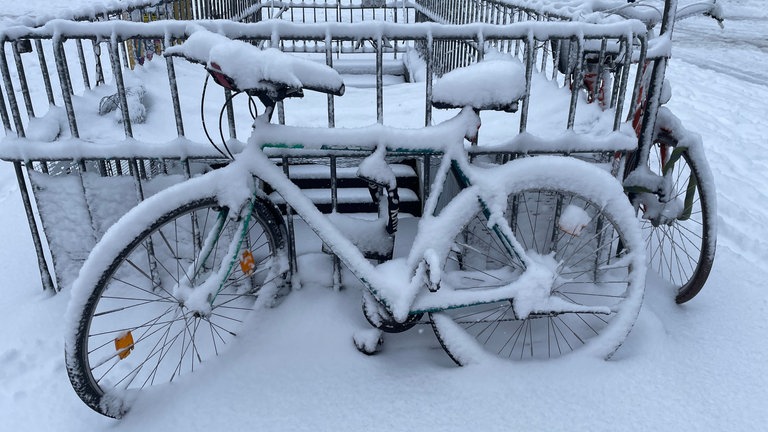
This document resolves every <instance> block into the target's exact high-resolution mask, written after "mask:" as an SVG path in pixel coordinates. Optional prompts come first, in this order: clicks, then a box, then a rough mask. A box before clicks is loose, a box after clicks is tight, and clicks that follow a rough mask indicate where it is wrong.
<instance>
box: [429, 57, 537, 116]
mask: <svg viewBox="0 0 768 432" xmlns="http://www.w3.org/2000/svg"><path fill="white" fill-rule="evenodd" d="M525 95H526V81H525V67H523V65H522V63H520V62H519V61H518V60H517V59H513V58H511V57H510V58H503V59H493V60H485V61H481V62H479V63H474V64H472V65H469V66H465V67H462V68H458V69H454V70H452V71H450V72H448V73H447V74H445V75H443V76H442V77H440V78H439V79H438V80H437V81H436V82H435V84H434V86H433V87H432V106H434V107H435V108H443V109H444V108H464V107H472V108H473V109H475V110H476V111H482V110H494V111H506V112H515V111H517V107H518V102H519V100H520V99H522V98H523V97H525Z"/></svg>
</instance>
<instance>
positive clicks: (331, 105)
mask: <svg viewBox="0 0 768 432" xmlns="http://www.w3.org/2000/svg"><path fill="white" fill-rule="evenodd" d="M332 51H333V42H332V41H331V35H330V34H329V35H328V37H326V39H325V64H326V65H327V66H328V67H331V68H332V67H333V52H332ZM326 97H327V98H328V127H330V128H332V127H336V106H335V99H334V96H333V95H332V94H330V93H329V94H328V95H327V96H326Z"/></svg>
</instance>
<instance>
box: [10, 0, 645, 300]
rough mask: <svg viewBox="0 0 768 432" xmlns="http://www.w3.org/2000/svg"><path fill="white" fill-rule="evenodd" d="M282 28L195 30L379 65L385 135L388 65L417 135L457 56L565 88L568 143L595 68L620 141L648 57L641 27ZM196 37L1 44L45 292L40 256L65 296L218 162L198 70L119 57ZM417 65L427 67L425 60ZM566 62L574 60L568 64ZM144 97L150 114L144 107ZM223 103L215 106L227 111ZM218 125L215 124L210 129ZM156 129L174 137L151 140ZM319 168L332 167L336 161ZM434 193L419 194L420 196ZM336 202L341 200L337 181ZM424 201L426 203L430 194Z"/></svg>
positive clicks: (139, 29) (328, 107)
mask: <svg viewBox="0 0 768 432" xmlns="http://www.w3.org/2000/svg"><path fill="white" fill-rule="evenodd" d="M374 3H376V4H378V3H377V2H374ZM270 10H273V9H270ZM285 13H286V12H283V13H282V15H281V18H285V16H284V15H285ZM409 19H410V18H409ZM287 21H288V20H287V19H281V20H280V21H269V22H260V23H255V24H247V23H236V22H232V21H203V22H200V23H199V25H202V26H204V27H207V28H208V29H210V30H213V31H217V32H219V33H222V34H225V35H227V36H229V37H231V38H238V39H243V40H247V41H249V42H252V43H254V44H258V45H262V46H276V47H280V48H283V49H285V50H287V51H292V52H299V53H302V54H301V55H305V56H308V57H310V58H314V59H316V60H317V61H321V62H325V63H326V64H328V65H329V66H335V67H339V66H340V65H344V64H345V60H346V59H347V57H346V56H350V55H354V56H358V58H363V59H366V60H367V61H369V62H370V63H369V64H372V65H373V66H372V67H371V66H368V68H369V69H370V70H371V71H372V72H373V75H374V77H375V91H373V92H371V96H372V97H375V102H374V103H372V104H370V106H371V107H375V109H374V111H375V116H372V119H373V121H376V122H379V123H386V119H385V100H386V99H385V98H386V86H385V80H384V77H385V75H386V73H387V72H386V68H387V64H388V62H390V61H392V60H394V59H396V58H398V56H400V57H399V59H400V60H399V61H406V62H407V63H408V66H409V69H408V75H409V78H410V79H412V80H415V81H422V83H423V84H421V86H422V87H421V88H422V89H423V96H419V97H423V101H422V102H421V104H420V106H421V107H422V108H421V109H423V111H422V112H421V114H423V117H422V118H423V124H430V123H432V106H431V95H432V78H433V76H434V75H437V74H438V72H442V71H444V70H445V63H444V61H443V60H442V59H441V57H440V56H436V55H434V54H435V53H437V52H439V51H443V50H444V49H445V48H444V47H446V46H450V44H451V43H454V44H464V45H467V46H471V47H474V50H475V51H474V54H473V56H474V59H475V60H479V59H482V58H483V56H486V55H490V53H492V52H496V51H499V52H501V53H505V54H509V55H512V56H515V57H517V58H518V59H520V60H521V62H522V63H523V64H524V65H525V68H526V74H525V76H526V86H527V88H528V89H529V90H530V88H531V81H532V79H533V77H544V76H545V77H546V79H548V80H550V81H552V82H556V83H559V84H558V86H560V87H561V88H562V89H563V91H564V92H565V94H570V96H569V98H568V99H566V100H569V102H567V103H566V104H564V105H568V108H567V109H565V111H567V115H563V118H562V124H561V125H560V127H561V128H562V129H563V130H569V129H573V126H574V119H575V116H576V112H577V107H578V106H579V99H580V98H583V96H580V95H581V94H582V89H581V83H583V79H582V76H581V75H580V74H582V73H583V71H584V69H583V67H582V63H583V62H584V61H585V59H586V58H594V59H598V64H599V65H600V66H599V68H602V69H601V70H600V73H599V74H598V75H599V77H600V78H599V79H600V80H603V82H604V83H606V89H607V90H606V95H605V97H604V100H605V104H606V106H607V107H608V108H612V109H613V110H612V111H610V110H609V111H610V112H611V113H612V114H613V126H612V127H613V129H614V130H617V129H618V128H619V125H620V124H621V123H622V121H623V117H624V114H623V113H625V112H626V111H625V108H626V107H625V105H629V104H631V103H634V101H635V98H634V97H633V98H630V99H626V98H625V95H626V93H627V89H628V88H630V86H629V82H630V77H631V73H630V70H631V69H632V68H631V65H632V59H635V60H636V59H637V58H638V57H640V58H642V56H644V55H645V50H646V48H645V46H646V40H645V26H644V25H643V24H641V23H639V22H623V23H616V24H607V25H597V24H586V23H560V24H557V25H554V24H551V23H547V22H536V21H529V22H517V23H515V24H514V25H507V26H499V25H492V24H480V23H477V24H465V25H445V24H439V23H417V24H413V23H412V24H408V25H403V24H396V23H389V22H378V23H375V24H374V23H369V22H367V21H366V22H362V23H360V22H357V23H326V24H320V23H317V24H315V23H309V24H307V23H301V24H297V23H291V22H287ZM188 30H189V28H188V24H187V23H185V22H183V21H160V22H150V23H135V22H127V21H108V22H72V21H53V22H50V23H48V24H46V25H44V26H41V27H37V28H30V27H12V28H6V29H5V30H4V31H3V33H2V35H0V40H1V41H2V50H3V52H2V55H0V74H2V87H3V90H4V93H0V120H2V123H3V127H4V129H5V133H6V138H5V139H4V141H3V143H2V145H0V157H2V158H3V159H6V160H12V161H13V162H14V164H15V167H16V170H17V176H18V179H19V182H20V187H21V190H22V194H23V199H24V201H25V208H26V209H27V216H28V218H29V221H30V228H31V229H32V231H33V238H34V239H35V242H36V248H37V252H38V256H39V262H40V268H41V273H42V274H43V286H44V287H46V288H51V289H53V286H54V284H53V282H52V280H51V277H50V275H49V271H48V265H47V261H46V253H47V252H46V250H49V251H50V254H51V255H52V258H53V263H54V267H55V270H56V276H57V279H58V284H57V285H58V286H59V287H61V286H65V285H66V284H67V283H68V282H70V281H71V278H72V277H73V276H74V275H76V273H77V270H78V268H79V265H80V263H81V261H82V260H83V259H84V258H85V255H86V254H87V252H88V251H89V250H90V247H92V246H93V244H94V243H95V241H96V240H97V239H98V238H99V237H100V235H101V234H102V233H103V232H104V230H105V229H106V228H107V227H108V226H109V225H110V224H111V223H112V222H114V220H116V218H117V217H119V216H120V215H121V214H122V213H123V212H124V211H126V210H128V209H129V208H130V207H131V206H133V205H135V203H136V202H138V201H139V200H141V199H143V197H144V196H146V195H148V194H151V193H152V192H153V191H155V190H158V189H160V188H162V187H165V186H167V185H168V184H171V183H173V182H176V181H180V180H182V179H184V178H186V177H188V176H189V175H192V174H194V173H195V172H199V171H200V170H204V169H208V167H209V166H211V164H215V163H220V162H222V161H223V158H222V157H221V155H220V154H219V153H217V152H216V151H215V150H214V149H213V148H212V147H211V146H210V145H208V144H207V140H206V138H205V134H206V133H207V132H206V131H203V130H201V128H200V122H201V118H200V115H199V114H198V113H200V112H201V107H200V93H199V89H200V81H195V80H192V78H196V79H200V76H201V75H200V74H202V68H199V66H194V67H192V65H190V64H188V63H186V62H185V61H183V60H181V59H174V58H170V57H168V58H162V57H160V56H155V58H154V59H152V60H149V61H147V62H146V63H145V64H144V67H142V68H137V69H135V70H133V71H131V70H129V69H126V67H125V66H126V65H127V60H126V57H125V54H122V55H121V51H120V47H122V46H125V42H134V43H136V41H146V40H150V41H154V42H156V43H158V44H160V45H161V46H162V47H166V46H170V45H172V44H174V43H178V42H179V41H183V40H184V39H185V38H186V37H187V35H188V34H187V31H188ZM22 41H33V43H32V47H33V49H32V50H27V49H25V47H24V46H22V45H23V43H22ZM43 43H45V44H43ZM88 47H92V50H88V49H87V48H88ZM564 47H567V50H566V49H565V48H564ZM28 51H29V52H28ZM419 51H421V52H422V53H425V54H426V55H424V56H423V57H422V58H419V56H418V55H417V54H416V53H417V52H419ZM563 52H565V53H566V54H564V55H560V53H563ZM74 53H76V55H77V58H78V60H79V61H78V62H74V63H73V62H70V61H69V59H70V58H71V56H72V55H73V54H74ZM553 53H556V54H554V55H553ZM493 55H496V54H493ZM190 71H195V72H194V73H193V72H190ZM190 80H192V81H190ZM190 83H192V84H190ZM595 91H596V88H593V89H591V93H592V94H591V96H593V97H594V96H596V95H595ZM145 94H146V97H147V99H146V100H148V101H151V104H149V103H146V104H145V103H144V102H142V98H143V97H144V95H145ZM374 95H375V96H374ZM227 96H228V95H227V94H225V95H221V93H218V94H217V95H216V97H217V98H218V103H219V106H222V104H223V102H224V99H225V97H227ZM105 101H107V102H109V103H110V104H111V105H112V108H116V110H115V112H114V114H110V115H111V117H109V118H111V119H114V120H113V121H111V122H109V123H107V124H105V123H104V121H103V119H104V118H105V117H101V116H99V115H98V114H97V112H98V111H100V108H101V107H100V105H101V104H102V103H105ZM625 102H627V104H625ZM150 105H151V106H150ZM529 106H530V94H529V95H528V96H527V97H525V98H524V99H523V100H522V101H521V104H520V112H519V113H518V115H517V117H516V118H517V121H518V123H517V125H516V126H512V127H510V136H514V135H515V134H516V133H518V132H525V131H526V130H527V125H528V114H529ZM224 107H225V108H224V109H222V110H221V117H220V118H221V119H222V120H221V121H222V124H224V128H223V129H224V131H223V133H222V136H221V138H222V140H226V141H228V142H229V143H231V145H233V146H234V147H237V141H232V140H233V139H234V140H236V139H237V138H239V139H240V140H244V139H245V138H246V137H247V134H248V131H249V125H250V116H248V115H247V114H248V113H247V112H243V111H239V108H237V107H236V106H234V105H233V104H225V105H224ZM324 108H325V112H324V113H323V115H322V117H323V118H324V119H323V123H325V124H326V125H327V126H329V127H333V126H335V125H336V124H337V123H339V121H340V120H342V121H343V120H344V118H343V117H342V118H339V117H338V115H337V111H338V110H337V99H336V97H334V96H328V97H327V100H325V103H324ZM143 110H150V112H151V114H150V118H149V120H148V121H147V122H146V123H142V121H144V120H146V119H147V117H146V116H144V115H143V114H142V112H143ZM290 110H291V106H285V107H284V109H283V110H282V111H281V115H280V120H281V121H283V120H284V119H285V117H286V116H288V117H289V116H290V113H291V111H290ZM145 114H146V113H145ZM215 114H218V111H217V112H216V113H214V114H213V115H211V116H210V117H209V118H211V117H214V118H215V117H216V115H215ZM372 114H373V113H372ZM209 115H210V113H209ZM412 117H413V116H412ZM158 123H162V124H163V125H172V126H171V127H162V128H160V127H156V128H152V127H150V125H153V124H154V125H157V124H158ZM232 143H234V144H232ZM595 150H599V149H595ZM510 151H514V150H510ZM528 151H530V149H528ZM313 156H315V157H317V156H322V157H325V158H329V160H330V159H332V158H334V157H337V156H338V155H313ZM428 159H429V158H428V157H422V158H421V159H420V160H418V161H417V162H416V166H415V167H414V168H415V169H416V171H417V172H418V173H419V174H420V175H421V176H422V177H424V176H426V177H427V178H428V176H429V173H428V171H429V166H430V163H429V160H428ZM295 160H296V159H295V158H293V157H289V156H285V155H283V159H282V162H283V164H284V166H285V167H286V169H289V167H290V165H291V164H292V163H293V162H294V161H295ZM328 165H333V162H328ZM332 177H333V176H332ZM28 182H29V186H28V184H27V183H28ZM426 183H428V182H423V181H422V185H423V184H426ZM329 189H330V192H331V195H332V196H336V192H337V191H336V184H335V181H332V182H331V186H330V188H329ZM418 193H419V195H420V198H423V197H424V196H425V195H426V194H427V193H428V191H426V190H419V191H418ZM30 194H32V195H30ZM116 197H117V198H116ZM126 197H133V198H130V199H127V198H126ZM63 209H66V210H63ZM38 215H39V216H38ZM38 217H39V218H40V220H38ZM38 227H43V231H44V233H40V232H38ZM43 234H45V236H47V238H46V237H44V236H43ZM46 241H47V245H48V247H45V246H44V244H45V243H46Z"/></svg>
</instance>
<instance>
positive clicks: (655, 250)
mask: <svg viewBox="0 0 768 432" xmlns="http://www.w3.org/2000/svg"><path fill="white" fill-rule="evenodd" d="M676 146H677V142H676V141H675V140H674V139H672V138H671V137H668V136H666V135H664V134H661V135H660V136H659V137H658V138H657V139H656V142H655V143H654V144H653V146H652V147H651V149H650V152H649V155H648V166H649V167H650V169H651V171H652V172H653V173H655V174H657V175H662V167H663V166H664V165H665V164H666V163H667V161H669V159H670V157H671V155H672V153H673V151H674V150H675V148H676ZM704 170H707V171H708V167H706V166H701V162H699V160H698V159H697V158H694V157H692V156H691V154H690V153H689V151H688V150H685V151H684V152H683V153H682V156H681V157H680V159H679V160H677V161H676V162H675V163H674V168H673V169H672V172H671V173H669V174H668V176H669V178H670V179H671V180H672V189H671V190H672V194H671V198H672V200H675V201H677V202H679V203H681V204H682V206H683V208H682V211H681V212H680V214H681V215H682V216H681V217H678V218H675V219H673V220H670V221H668V222H667V223H661V224H659V223H656V224H654V222H653V221H652V220H649V219H645V218H644V219H643V221H642V226H641V228H642V232H643V236H644V238H645V241H646V248H647V249H646V254H647V256H648V263H649V267H650V268H651V270H653V271H654V272H655V273H656V274H657V275H658V276H659V277H661V278H662V279H663V280H665V281H667V282H668V283H670V284H671V285H672V286H673V287H674V289H675V290H676V292H677V294H676V296H675V301H677V303H685V302H687V301H689V300H691V299H692V298H693V297H695V296H696V294H698V293H699V291H701V289H702V288H703V287H704V284H705V283H706V282H707V278H708V277H709V272H710V270H711V269H712V264H713V262H714V259H715V248H716V233H715V232H714V218H715V215H714V206H713V204H714V197H713V196H712V194H713V193H714V191H710V190H708V189H707V188H709V187H711V186H710V185H707V184H705V183H704V182H702V181H701V179H702V178H708V177H709V175H708V172H707V173H706V174H707V175H705V173H704ZM641 210H642V208H641Z"/></svg>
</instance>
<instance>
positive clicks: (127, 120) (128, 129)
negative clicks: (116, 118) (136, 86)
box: [109, 36, 133, 138]
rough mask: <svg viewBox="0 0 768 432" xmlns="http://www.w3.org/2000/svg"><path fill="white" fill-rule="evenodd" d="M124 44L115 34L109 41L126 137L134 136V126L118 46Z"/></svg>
mask: <svg viewBox="0 0 768 432" xmlns="http://www.w3.org/2000/svg"><path fill="white" fill-rule="evenodd" d="M120 45H124V44H123V43H122V41H119V40H118V39H117V36H113V37H112V39H111V40H110V42H109V59H110V61H111V63H112V73H113V74H114V78H115V86H116V87H117V99H118V102H119V104H120V111H121V114H122V118H123V130H124V131H125V137H126V138H132V137H133V128H132V126H131V116H130V115H129V113H128V99H127V98H126V96H125V90H126V89H125V82H124V81H123V69H122V68H121V67H120V56H119V52H118V46H120Z"/></svg>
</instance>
